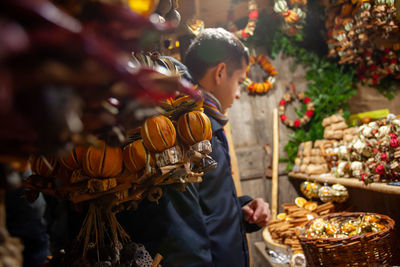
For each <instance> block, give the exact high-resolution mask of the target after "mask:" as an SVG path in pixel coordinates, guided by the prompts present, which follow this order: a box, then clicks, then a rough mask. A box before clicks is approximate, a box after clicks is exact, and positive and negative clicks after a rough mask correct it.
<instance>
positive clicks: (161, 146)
mask: <svg viewBox="0 0 400 267" xmlns="http://www.w3.org/2000/svg"><path fill="white" fill-rule="evenodd" d="M140 134H141V136H142V138H143V143H144V145H145V147H146V148H147V149H149V150H150V151H153V152H162V151H164V150H166V149H168V148H170V147H172V146H174V145H175V141H176V130H175V127H174V125H173V124H172V122H171V120H170V119H168V118H167V117H165V116H163V115H158V116H155V117H152V118H149V119H147V120H146V121H145V123H144V124H143V126H142V128H141V130H140Z"/></svg>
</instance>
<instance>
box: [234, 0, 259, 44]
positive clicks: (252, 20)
mask: <svg viewBox="0 0 400 267" xmlns="http://www.w3.org/2000/svg"><path fill="white" fill-rule="evenodd" d="M233 13H234V12H233V2H231V7H230V9H229V12H228V25H227V27H228V30H229V31H231V32H233V33H234V34H235V35H236V36H237V37H238V38H239V39H243V40H247V38H249V37H250V36H252V35H253V34H254V31H255V29H256V24H257V19H258V7H257V3H256V1H255V0H249V15H248V17H249V20H248V22H247V24H246V26H245V27H244V28H243V29H240V30H238V29H237V27H236V25H235V23H234V14H233Z"/></svg>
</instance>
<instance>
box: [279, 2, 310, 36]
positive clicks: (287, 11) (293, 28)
mask: <svg viewBox="0 0 400 267" xmlns="http://www.w3.org/2000/svg"><path fill="white" fill-rule="evenodd" d="M290 4H291V6H290V7H289V6H288V4H287V2H286V0H275V3H274V11H275V12H276V13H278V14H280V15H281V16H282V18H283V20H284V21H283V25H282V29H283V31H284V32H285V33H286V34H288V35H295V34H297V33H298V32H299V30H300V29H302V28H303V25H304V23H305V19H306V12H305V7H306V5H307V0H291V1H290Z"/></svg>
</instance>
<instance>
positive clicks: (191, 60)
mask: <svg viewBox="0 0 400 267" xmlns="http://www.w3.org/2000/svg"><path fill="white" fill-rule="evenodd" d="M243 61H244V62H245V63H246V64H249V54H248V50H247V48H246V47H245V46H244V45H243V43H242V42H241V41H240V40H239V39H238V38H237V37H236V36H235V35H234V34H232V33H230V32H228V31H226V30H225V29H223V28H209V29H204V30H203V31H202V32H201V33H200V34H199V35H198V36H197V37H196V38H195V39H194V40H193V42H192V43H191V44H190V46H189V48H188V50H187V52H186V56H185V58H184V63H185V65H186V66H187V67H188V69H189V71H190V74H191V75H192V76H193V78H194V79H195V80H196V81H198V80H199V79H201V78H203V76H204V75H205V73H206V71H207V70H208V69H209V68H212V67H215V66H216V65H218V64H219V63H221V62H224V63H225V64H226V65H227V72H228V75H231V74H232V73H233V72H234V71H235V70H238V69H240V68H242V67H243V65H242V64H243Z"/></svg>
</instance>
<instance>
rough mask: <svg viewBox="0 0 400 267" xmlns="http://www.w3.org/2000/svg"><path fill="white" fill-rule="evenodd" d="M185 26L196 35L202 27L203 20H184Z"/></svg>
mask: <svg viewBox="0 0 400 267" xmlns="http://www.w3.org/2000/svg"><path fill="white" fill-rule="evenodd" d="M186 26H187V27H188V29H189V31H190V32H191V33H192V34H193V35H194V36H197V35H199V34H200V32H201V31H202V30H203V29H204V21H202V20H201V19H190V20H188V21H187V22H186Z"/></svg>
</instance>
